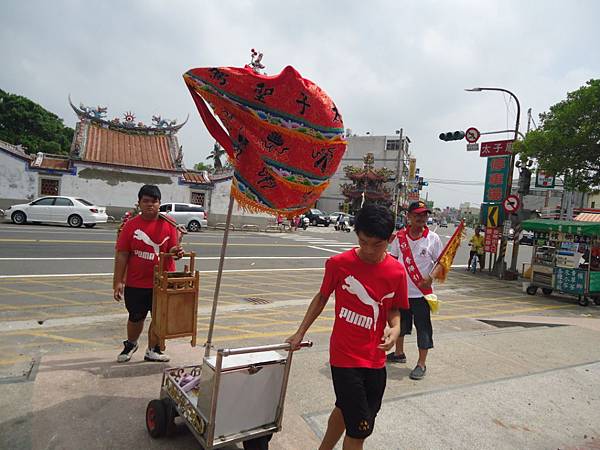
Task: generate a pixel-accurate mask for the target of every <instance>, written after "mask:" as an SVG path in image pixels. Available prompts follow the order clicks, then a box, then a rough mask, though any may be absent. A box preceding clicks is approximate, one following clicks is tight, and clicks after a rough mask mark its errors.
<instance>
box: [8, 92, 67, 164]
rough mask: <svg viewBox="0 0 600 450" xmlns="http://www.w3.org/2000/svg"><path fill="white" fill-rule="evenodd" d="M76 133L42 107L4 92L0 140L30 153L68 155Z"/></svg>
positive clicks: (24, 98)
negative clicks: (21, 147) (21, 146)
mask: <svg viewBox="0 0 600 450" xmlns="http://www.w3.org/2000/svg"><path fill="white" fill-rule="evenodd" d="M73 133H74V131H73V129H72V128H69V127H66V126H65V125H64V124H63V121H62V119H61V118H59V117H58V116H56V115H55V114H53V113H51V112H49V111H47V110H46V109H44V108H43V107H42V106H40V105H38V104H37V103H35V102H32V101H31V100H29V99H28V98H26V97H22V96H20V95H14V94H10V93H8V92H4V91H3V90H1V89H0V140H3V141H6V142H9V143H11V144H15V145H16V144H21V145H23V146H25V147H26V149H25V150H26V152H27V153H37V152H44V153H58V154H68V153H69V148H70V147H71V141H72V140H73Z"/></svg>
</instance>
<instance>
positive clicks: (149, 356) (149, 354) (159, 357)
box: [144, 345, 171, 362]
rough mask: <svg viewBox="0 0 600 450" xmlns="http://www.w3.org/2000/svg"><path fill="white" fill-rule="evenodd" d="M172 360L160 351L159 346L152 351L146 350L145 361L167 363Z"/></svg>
mask: <svg viewBox="0 0 600 450" xmlns="http://www.w3.org/2000/svg"><path fill="white" fill-rule="evenodd" d="M170 359H171V358H169V357H168V356H167V355H165V354H164V353H163V352H161V351H160V347H159V346H158V345H157V346H155V347H154V348H152V349H151V348H149V349H146V354H145V355H144V361H155V362H167V361H169V360H170Z"/></svg>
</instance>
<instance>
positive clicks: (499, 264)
mask: <svg viewBox="0 0 600 450" xmlns="http://www.w3.org/2000/svg"><path fill="white" fill-rule="evenodd" d="M465 91H468V92H481V91H499V92H505V93H507V94H508V95H510V96H511V97H512V98H514V99H515V102H516V103H517V120H516V123H515V130H514V132H515V136H514V138H513V139H514V140H515V141H516V140H517V138H518V137H519V119H520V117H521V104H520V103H519V99H518V98H517V96H516V95H515V94H513V93H512V92H511V91H509V90H507V89H502V88H497V87H477V88H473V89H465ZM514 167H515V154H514V153H513V154H512V155H511V157H510V169H509V172H508V185H507V188H506V191H507V192H506V193H505V195H504V198H506V197H507V196H508V195H510V191H511V189H512V179H513V173H514ZM517 195H518V194H517ZM519 200H521V197H519ZM521 204H523V202H521ZM507 246H508V238H507V236H504V233H502V240H501V241H500V251H499V253H498V258H497V259H496V274H497V275H498V278H504V258H505V256H506V248H507ZM518 255H519V241H518V239H515V240H514V241H513V253H512V258H511V264H510V270H511V271H515V270H516V265H517V258H518Z"/></svg>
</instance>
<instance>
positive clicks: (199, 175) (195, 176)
mask: <svg viewBox="0 0 600 450" xmlns="http://www.w3.org/2000/svg"><path fill="white" fill-rule="evenodd" d="M183 182H184V183H191V184H209V183H211V179H210V178H209V177H208V173H207V172H198V171H195V170H194V171H191V170H187V171H185V172H183Z"/></svg>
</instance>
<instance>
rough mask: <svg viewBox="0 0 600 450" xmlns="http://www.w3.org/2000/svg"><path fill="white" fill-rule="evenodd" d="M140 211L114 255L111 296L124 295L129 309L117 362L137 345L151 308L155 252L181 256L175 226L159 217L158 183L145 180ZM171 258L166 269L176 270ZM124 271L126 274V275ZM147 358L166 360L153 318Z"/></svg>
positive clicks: (123, 232) (128, 224)
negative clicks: (124, 334)
mask: <svg viewBox="0 0 600 450" xmlns="http://www.w3.org/2000/svg"><path fill="white" fill-rule="evenodd" d="M138 204H139V208H140V210H141V214H139V215H137V216H135V217H133V218H132V219H129V220H128V221H127V222H126V223H125V225H124V226H123V229H122V230H121V232H120V234H119V238H118V240H117V257H116V261H115V274H114V281H113V288H114V298H115V300H116V301H121V300H122V299H123V295H124V296H125V307H126V308H127V311H128V312H129V320H128V321H127V340H126V341H123V351H122V352H121V353H120V354H119V356H118V357H117V361H118V362H127V361H129V360H130V359H131V355H133V353H135V351H136V350H137V349H138V344H137V341H138V338H139V337H140V334H142V330H143V328H144V321H145V320H146V316H147V315H148V312H151V311H152V288H153V286H154V282H153V277H154V266H156V265H157V264H158V254H159V253H161V252H163V253H171V254H173V258H174V259H179V258H181V257H182V256H183V249H182V248H181V246H180V245H179V235H178V232H177V229H176V228H175V227H174V226H173V225H172V224H170V223H169V222H167V221H166V220H162V219H160V218H159V217H158V212H159V207H160V190H159V189H158V186H153V185H150V184H146V185H144V186H142V188H141V189H140V191H139V193H138ZM173 258H168V260H167V261H166V269H167V270H168V271H169V272H172V271H174V270H175V262H174V261H173ZM125 272H127V277H126V278H125ZM144 359H145V360H146V361H160V362H166V361H169V357H168V356H167V355H165V354H164V353H162V352H161V351H160V346H159V345H158V338H157V336H156V335H155V334H154V333H153V330H152V322H150V326H149V327H148V349H147V350H146V354H145V355H144Z"/></svg>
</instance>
